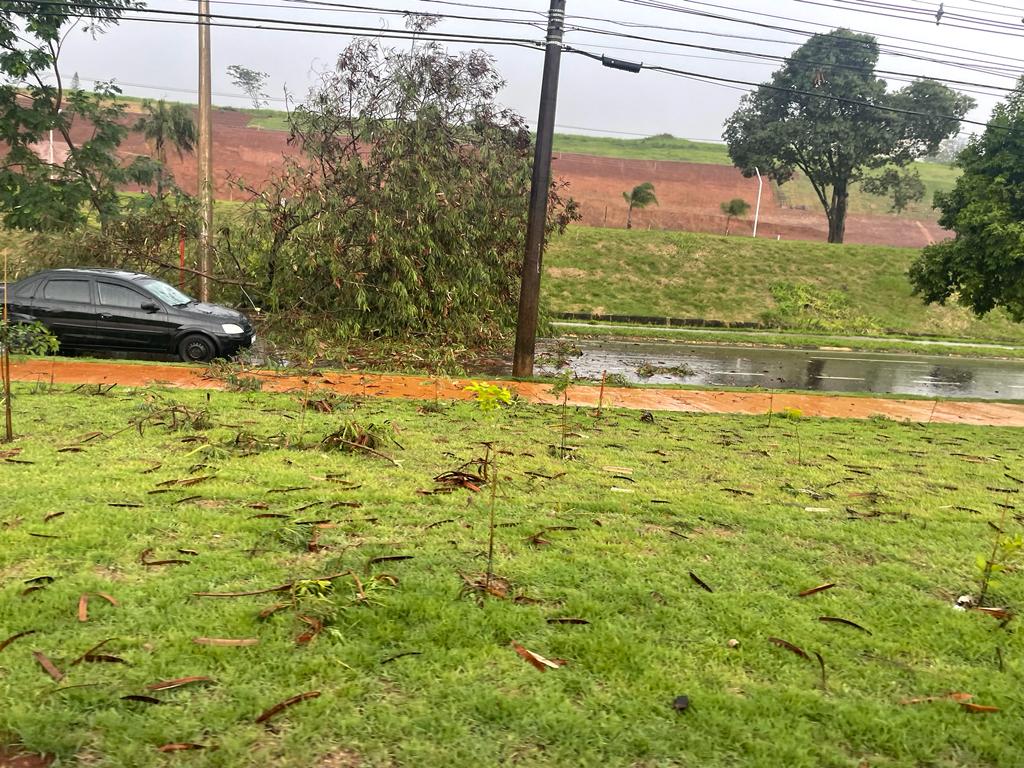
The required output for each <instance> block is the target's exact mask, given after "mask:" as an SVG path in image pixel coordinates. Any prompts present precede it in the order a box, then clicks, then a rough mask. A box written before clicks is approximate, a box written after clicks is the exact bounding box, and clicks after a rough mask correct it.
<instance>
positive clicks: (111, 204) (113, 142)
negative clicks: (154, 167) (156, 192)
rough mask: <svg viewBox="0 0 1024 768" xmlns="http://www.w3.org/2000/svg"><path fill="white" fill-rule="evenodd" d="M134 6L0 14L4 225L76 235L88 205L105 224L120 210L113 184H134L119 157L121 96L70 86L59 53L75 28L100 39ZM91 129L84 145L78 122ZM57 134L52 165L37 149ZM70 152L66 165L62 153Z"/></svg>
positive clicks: (117, 1)
mask: <svg viewBox="0 0 1024 768" xmlns="http://www.w3.org/2000/svg"><path fill="white" fill-rule="evenodd" d="M138 6H139V4H138V3H136V2H135V1H134V0H111V2H109V3H104V4H102V5H97V4H95V3H91V2H76V0H71V1H70V2H68V3H66V4H54V3H51V2H24V3H9V4H5V6H4V8H3V9H2V10H0V136H2V137H3V141H4V144H5V150H6V153H5V157H4V164H3V166H2V167H0V214H2V216H3V221H4V224H5V225H6V226H8V227H13V228H20V229H30V230H39V231H53V230H60V229H70V228H74V227H76V226H79V225H81V224H82V223H83V222H84V221H85V218H86V211H85V210H84V206H85V205H86V204H89V205H90V206H91V207H92V209H93V211H94V212H95V214H96V215H97V216H98V217H99V218H100V220H101V221H103V222H106V221H108V220H110V219H111V218H114V217H116V215H117V213H118V204H117V202H118V201H117V193H116V185H117V184H121V183H125V182H127V181H129V180H131V179H133V178H135V171H136V170H137V165H136V167H134V168H133V166H132V165H131V164H129V165H127V166H125V165H123V164H122V163H121V161H120V160H119V158H118V157H117V154H116V151H117V148H118V146H119V144H120V143H121V140H122V139H123V138H124V137H125V135H126V133H127V131H128V128H127V127H126V125H125V123H124V120H123V114H124V107H123V105H122V104H120V103H118V102H117V101H116V98H115V97H116V96H117V95H118V94H119V93H120V90H119V89H118V88H117V87H116V86H114V85H113V84H110V83H97V84H96V85H95V87H94V90H93V91H91V92H86V91H83V90H79V89H77V88H72V89H70V90H65V89H64V87H63V84H62V80H61V76H60V71H59V70H60V68H59V57H60V53H61V47H62V45H63V44H64V42H65V40H66V37H67V34H68V33H69V32H70V31H71V29H72V28H73V27H74V26H75V25H79V26H80V28H81V29H83V30H85V31H87V32H89V33H91V34H94V35H95V34H97V33H99V32H102V31H103V30H104V29H105V28H106V27H108V26H109V25H111V24H116V23H117V21H118V19H119V18H120V15H121V13H122V12H123V11H125V10H128V9H132V8H136V7H138ZM75 123H87V124H88V125H89V126H90V127H91V130H90V131H89V132H88V137H87V138H85V139H84V140H82V141H78V140H76V139H73V138H72V132H71V129H72V126H73V125H74V124H75ZM50 131H53V133H54V142H55V145H56V150H57V151H55V162H54V164H53V165H51V164H50V163H49V162H48V159H45V158H44V157H41V156H40V153H37V148H38V147H39V146H41V145H42V144H44V143H45V142H48V139H49V133H50ZM58 152H59V153H60V156H63V155H64V154H66V155H67V159H66V160H64V161H60V160H59V159H58V157H59V156H58V154H57V153H58Z"/></svg>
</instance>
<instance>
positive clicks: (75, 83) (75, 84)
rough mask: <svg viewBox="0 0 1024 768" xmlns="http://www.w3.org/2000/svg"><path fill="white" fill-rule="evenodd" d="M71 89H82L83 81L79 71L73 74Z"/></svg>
mask: <svg viewBox="0 0 1024 768" xmlns="http://www.w3.org/2000/svg"><path fill="white" fill-rule="evenodd" d="M71 90H72V91H80V90H82V81H81V80H79V79H78V73H77V72H75V74H73V75H72V76H71Z"/></svg>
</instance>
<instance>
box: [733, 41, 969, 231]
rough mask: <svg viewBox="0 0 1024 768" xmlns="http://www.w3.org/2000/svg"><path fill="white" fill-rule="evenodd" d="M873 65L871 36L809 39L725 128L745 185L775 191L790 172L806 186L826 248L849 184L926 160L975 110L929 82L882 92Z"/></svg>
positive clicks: (840, 219) (840, 222) (842, 223)
mask: <svg viewBox="0 0 1024 768" xmlns="http://www.w3.org/2000/svg"><path fill="white" fill-rule="evenodd" d="M877 61H878V42H877V41H876V40H875V38H874V37H872V36H871V35H862V34H856V33H854V32H851V31H850V30H847V29H837V30H834V31H832V32H828V33H826V34H817V35H813V36H811V37H810V38H809V39H808V40H807V42H806V43H804V44H803V45H802V46H800V47H799V48H798V49H797V50H796V51H794V52H793V54H792V55H791V56H790V57H789V59H788V60H787V61H786V63H785V64H784V65H783V66H782V68H781V69H779V70H778V71H776V72H775V73H774V74H773V75H772V79H771V82H770V83H766V84H764V85H762V86H760V87H759V88H758V89H757V90H756V91H754V92H753V93H751V94H749V95H747V96H744V97H743V99H742V100H741V102H740V107H739V109H737V110H736V112H735V113H734V114H733V115H732V116H731V117H730V118H729V119H728V120H727V121H726V126H725V134H724V136H725V140H726V142H727V143H728V145H729V156H730V157H731V158H732V160H733V162H734V163H735V164H736V166H737V167H739V168H740V170H742V172H743V174H744V175H745V176H748V177H749V176H752V175H753V174H754V169H755V168H758V169H760V171H761V173H767V175H768V176H769V177H770V178H772V179H774V180H775V181H777V182H778V183H779V184H783V183H785V182H787V181H789V180H790V179H792V178H793V176H794V174H795V173H796V172H797V171H798V170H799V171H801V172H802V173H803V174H804V176H806V177H807V180H808V181H809V182H810V184H811V186H812V187H813V188H814V192H815V194H816V195H817V197H818V200H819V201H820V202H821V206H822V208H823V209H824V210H825V215H826V217H827V218H828V241H829V242H830V243H841V242H843V237H844V235H845V233H846V212H847V208H848V205H849V197H850V185H851V184H853V183H854V182H855V181H858V180H860V179H861V178H862V177H863V176H864V174H865V171H867V170H870V169H873V168H882V167H885V166H897V167H902V166H905V165H907V164H908V163H910V162H911V161H912V160H915V159H917V158H919V157H923V156H926V155H929V154H932V153H934V152H935V151H936V150H938V148H939V145H940V143H941V142H942V140H943V139H947V138H949V137H951V136H954V135H956V133H957V131H958V130H959V126H960V123H959V121H960V119H961V118H963V116H964V115H965V114H967V112H968V110H970V109H971V107H972V106H973V105H974V100H973V99H971V98H970V97H968V96H964V95H962V94H959V93H957V92H956V91H953V90H952V89H950V88H948V87H946V86H945V85H942V84H941V83H938V82H936V81H934V80H915V81H914V82H913V83H911V84H910V85H908V86H906V87H905V88H901V89H900V90H898V91H892V92H889V91H886V84H885V81H884V80H881V79H880V78H878V77H876V75H875V64H876V62H877ZM822 97H826V98H822Z"/></svg>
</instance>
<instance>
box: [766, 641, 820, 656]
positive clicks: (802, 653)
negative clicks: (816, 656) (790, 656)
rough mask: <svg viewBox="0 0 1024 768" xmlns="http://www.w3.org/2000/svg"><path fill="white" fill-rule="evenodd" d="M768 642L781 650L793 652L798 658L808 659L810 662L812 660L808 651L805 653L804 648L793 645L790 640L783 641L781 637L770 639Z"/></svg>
mask: <svg viewBox="0 0 1024 768" xmlns="http://www.w3.org/2000/svg"><path fill="white" fill-rule="evenodd" d="M768 642H769V643H772V644H774V645H777V646H779V647H780V648H785V649H786V650H787V651H791V652H792V653H795V654H796V655H797V656H800V657H801V658H804V659H807V660H808V661H810V660H811V657H810V656H808V655H807V651H805V650H804V649H803V648H800V647H798V646H795V645H793V644H792V643H791V642H789V641H788V640H783V639H782V638H781V637H769V638H768Z"/></svg>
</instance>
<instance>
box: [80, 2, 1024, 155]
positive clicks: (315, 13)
mask: <svg viewBox="0 0 1024 768" xmlns="http://www.w3.org/2000/svg"><path fill="white" fill-rule="evenodd" d="M865 1H866V2H871V0H845V2H838V1H837V0H718V1H717V2H714V0H709V1H708V2H695V0H671V2H662V3H659V4H660V5H662V6H670V7H662V8H652V7H644V6H643V5H640V4H637V3H635V2H630V0H567V11H568V14H569V19H568V31H567V34H566V42H567V43H569V44H570V45H574V46H576V47H578V48H581V49H586V50H589V51H592V52H594V53H597V54H602V53H603V54H606V55H609V56H614V57H618V58H623V59H629V60H632V61H638V62H643V63H644V64H647V65H651V64H657V65H663V66H670V67H674V68H677V69H683V70H687V71H691V72H698V73H703V74H711V75H715V76H719V77H727V78H732V79H737V80H747V81H754V82H761V81H763V80H766V79H767V78H768V76H769V75H770V73H771V72H772V71H773V70H774V69H776V68H777V67H778V66H779V62H777V61H765V60H757V59H752V58H750V57H743V56H742V55H739V54H736V53H724V52H716V51H708V50H701V49H695V48H687V47H681V46H675V45H672V44H671V42H666V41H672V42H677V43H684V44H688V45H700V46H709V47H718V48H728V49H732V50H733V51H742V52H747V53H750V52H754V53H760V54H771V55H781V56H785V55H787V54H789V53H790V52H791V51H792V50H793V49H794V48H796V47H797V46H798V45H799V44H800V42H801V41H802V40H803V39H805V38H806V35H800V34H794V33H792V32H783V31H778V30H772V29H768V28H765V27H759V26H754V25H752V24H749V23H746V24H745V23H741V22H744V21H745V22H759V23H761V24H766V25H773V26H780V27H787V28H789V29H796V30H805V31H825V30H827V29H829V28H834V27H838V26H845V27H849V28H852V29H856V30H859V31H864V32H870V33H873V34H875V35H876V36H878V37H879V40H880V42H881V43H882V45H883V46H888V47H892V48H895V47H897V46H900V47H902V52H903V53H910V54H912V55H914V56H917V57H919V58H906V57H904V56H895V55H883V56H882V58H881V60H880V63H879V69H885V70H891V71H893V72H899V73H906V74H909V75H915V76H926V77H934V78H937V79H943V80H960V81H969V82H970V83H976V84H983V85H989V86H992V85H994V86H998V87H1000V88H1004V89H1005V88H1008V87H1010V86H1012V85H1013V83H1014V79H1015V77H1016V76H1017V74H1018V73H1019V72H1021V71H1024V60H1022V59H1019V58H1016V57H1017V56H1018V55H1021V54H1019V53H1018V52H1019V50H1020V42H1021V37H1022V36H1024V24H1021V19H1019V18H1016V17H1013V15H1012V13H1011V12H1010V11H1009V10H1007V9H1005V8H1002V9H1001V8H998V7H997V6H996V5H994V4H991V3H981V2H978V0H954V2H953V3H948V2H947V3H946V4H945V8H946V17H945V18H944V20H943V23H942V24H940V25H938V26H937V25H936V24H935V21H934V13H935V11H936V9H937V7H938V3H932V2H929V0H888V4H890V5H892V4H898V5H900V6H903V7H905V8H907V9H908V11H907V12H906V13H905V14H904V15H908V16H910V15H916V14H922V15H921V16H920V17H919V18H920V19H921V20H920V21H914V20H897V19H892V18H887V17H884V16H881V15H879V13H880V12H879V11H877V10H875V11H874V12H868V13H865V12H858V11H855V10H850V8H851V6H853V7H858V5H857V4H858V3H862V2H865ZM345 5H347V6H349V7H348V8H342V7H339V6H345ZM352 5H359V6H362V7H373V8H375V9H379V10H374V11H357V10H353V9H352V8H351V6H352ZM147 6H148V7H149V8H154V9H167V10H174V11H193V10H194V9H195V7H196V3H195V2H194V0H151V2H149V3H147ZM331 6H332V2H331V1H330V0H327V1H326V2H323V3H313V2H311V1H310V0H302V2H296V0H232V1H231V2H228V1H227V0H224V1H223V2H216V1H215V2H212V3H211V10H212V13H214V14H224V15H234V16H259V17H262V18H268V19H289V20H297V21H307V22H309V21H313V22H318V23H330V24H339V25H349V26H364V27H371V28H373V29H381V30H384V29H402V28H403V18H402V16H401V15H400V14H397V15H396V14H388V13H384V12H383V11H384V10H390V11H418V12H430V11H433V12H436V13H439V14H450V15H460V16H468V17H473V18H471V19H444V20H443V21H442V22H441V23H440V24H439V25H438V26H436V27H435V28H434V30H435V31H439V32H451V33H461V34H472V35H488V36H499V37H502V38H505V39H508V38H522V39H530V40H542V39H543V37H544V33H543V25H544V17H545V15H546V11H547V7H548V2H547V0H461V1H460V2H450V3H440V2H429V1H428V0H356V1H355V2H342V0H336V2H333V6H334V7H331ZM470 6H473V7H470ZM488 6H490V7H491V8H488ZM671 7H675V8H683V9H687V10H690V11H704V12H708V13H712V14H717V15H720V16H725V17H729V19H714V18H708V17H703V16H696V15H693V14H684V13H679V12H677V11H674V10H672V8H671ZM859 7H860V8H866V7H867V6H865V5H860V6H859ZM769 14H770V15H774V16H775V17H776V18H771V17H770V16H769ZM923 14H928V16H925V15H923ZM989 14H992V15H989ZM956 15H964V16H969V17H970V19H968V20H965V19H958V18H955V16H956ZM1019 15H1020V14H1018V16H1019ZM480 17H490V18H492V19H502V20H513V19H514V20H517V21H518V22H520V23H517V24H513V23H497V22H494V21H480V20H478V19H479V18H480ZM580 17H591V18H589V19H583V18H580ZM778 17H785V18H778ZM162 18H178V17H173V16H172V17H168V16H164V17H162ZM787 19H788V20H787ZM986 20H987V21H990V22H991V21H995V22H1002V23H1005V24H1013V25H1016V27H1019V31H1018V29H1017V28H1016V27H1012V28H1011V27H1006V28H1004V31H1005V32H1007V33H1008V34H998V33H996V32H994V31H972V30H965V29H958V28H955V27H953V26H950V25H953V24H961V25H965V26H977V25H978V24H980V23H983V22H984V21H986ZM522 22H535V23H536V24H538V25H539V26H533V25H530V24H524V23H522ZM629 25H632V26H629ZM635 25H650V26H635ZM574 26H578V27H589V28H596V29H604V30H607V31H610V32H613V33H620V34H628V35H637V36H641V37H648V38H657V39H658V40H659V42H651V41H643V40H635V39H625V38H622V37H617V36H611V35H603V34H598V33H594V32H586V31H581V30H574V29H573V27H574ZM196 38H197V30H196V27H195V26H187V25H172V24H156V23H148V22H145V21H123V22H122V23H121V25H120V26H119V27H117V28H114V29H112V30H111V31H109V32H107V33H106V34H104V35H102V36H99V37H96V38H93V37H91V36H90V35H88V34H84V33H77V32H76V33H73V34H72V35H71V37H70V38H69V40H68V42H67V44H66V47H65V51H64V54H63V55H62V61H63V64H62V67H61V69H62V72H63V73H65V74H66V76H68V77H70V75H71V74H72V73H74V72H77V73H79V76H80V78H81V81H82V85H83V86H90V85H91V82H92V81H93V80H94V79H112V80H115V81H116V82H117V83H118V84H119V85H120V86H121V87H122V89H123V90H124V92H125V93H127V94H131V95H136V96H145V97H150V98H161V97H166V98H168V99H174V100H180V101H195V89H196V81H197V65H196V59H197V56H196V51H197V41H196ZM746 38H753V39H746ZM350 39H351V37H350V36H342V35H335V34H331V35H326V34H314V33H310V32H302V31H287V32H282V31H270V30H244V29H230V28H221V27H214V28H213V29H212V49H213V90H214V93H215V96H214V102H215V103H216V104H222V105H232V106H246V105H247V100H246V99H245V98H244V97H238V96H237V95H236V94H237V93H238V91H237V89H236V88H235V87H234V86H233V85H232V84H231V81H230V78H229V77H228V75H227V72H226V70H227V67H228V66H229V65H231V64H242V65H244V66H247V67H250V68H253V69H258V70H262V71H264V72H266V73H268V75H269V81H268V85H267V91H268V93H270V95H271V97H272V98H274V99H278V101H273V102H272V104H271V105H272V106H279V107H280V106H282V102H281V101H280V99H281V97H282V96H283V93H284V89H285V88H286V87H287V88H288V90H289V91H290V92H292V93H297V94H300V95H304V94H305V93H306V91H307V89H308V87H309V85H310V84H311V82H312V81H313V79H314V78H315V73H316V72H317V71H318V70H322V69H323V68H325V67H329V66H330V65H331V63H332V62H333V60H334V58H335V57H336V56H337V54H338V52H339V51H340V50H341V49H343V48H344V47H345V45H346V44H347V43H348V42H349V40H350ZM394 44H395V45H399V46H407V45H408V43H407V42H402V41H394ZM449 47H450V48H451V49H453V50H458V49H462V48H468V47H472V46H465V45H451V46H449ZM480 47H484V48H485V49H487V50H488V51H489V52H491V53H492V54H493V56H494V57H495V60H496V62H497V66H498V69H499V70H500V71H501V72H502V74H503V76H504V78H505V79H506V81H507V86H506V88H505V91H504V93H503V101H504V103H505V104H506V105H508V106H510V107H512V108H514V109H515V110H517V111H518V112H519V113H521V114H522V115H524V116H525V117H526V118H527V119H528V120H529V121H530V122H531V123H533V122H534V121H535V120H536V115H537V103H538V94H539V84H540V76H541V67H542V63H543V53H542V52H541V51H533V50H526V49H522V48H509V47H496V46H490V45H482V46H480ZM950 47H955V48H957V49H961V50H959V51H954V50H951V49H950ZM622 49H630V50H622ZM953 57H962V58H964V59H974V60H975V61H973V62H961V64H967V65H969V66H970V67H971V68H964V67H963V66H954V65H953V64H952V63H951V62H952V60H953ZM920 58H926V59H935V60H938V62H943V63H937V62H933V61H922V60H920ZM979 69H982V70H984V71H979ZM885 77H886V79H887V80H889V81H890V86H891V87H893V88H896V87H901V86H902V85H904V83H901V82H897V81H896V79H895V78H894V77H891V76H885ZM955 87H960V88H961V89H962V90H982V91H983V93H980V94H979V93H971V95H972V96H973V97H974V98H975V99H977V101H978V107H977V108H976V109H975V111H974V112H973V113H972V114H971V115H969V117H970V118H973V119H975V120H980V121H984V120H986V119H987V118H988V116H989V114H990V113H991V110H992V107H993V105H994V104H995V103H997V102H998V101H999V100H1001V97H1002V95H1004V94H1001V92H998V91H997V92H994V93H993V92H992V91H991V90H990V89H988V90H986V89H979V88H977V87H972V86H955ZM741 95H742V92H741V91H739V90H736V89H735V88H729V87H724V86H722V85H713V84H707V83H701V82H694V81H692V80H688V79H682V78H679V77H673V76H669V75H665V74H660V73H657V72H641V73H640V74H629V73H625V72H619V71H615V70H611V69H607V68H604V67H602V66H601V65H600V64H599V63H598V62H596V61H593V60H590V59H587V58H584V57H582V56H578V55H565V56H563V60H562V73H561V80H560V90H559V103H558V118H557V123H558V125H559V130H560V131H562V132H567V133H568V132H577V133H591V134H616V133H621V134H624V135H629V134H638V135H650V134H655V133H671V134H674V135H675V136H681V137H685V138H692V139H702V140H718V139H720V136H721V129H722V122H723V120H724V119H725V118H726V117H728V115H729V114H731V113H732V111H733V110H734V109H735V108H736V105H737V102H738V100H739V98H740V96H741ZM584 129H585V130H584ZM965 130H968V131H976V130H978V129H977V128H976V127H971V126H965Z"/></svg>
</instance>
